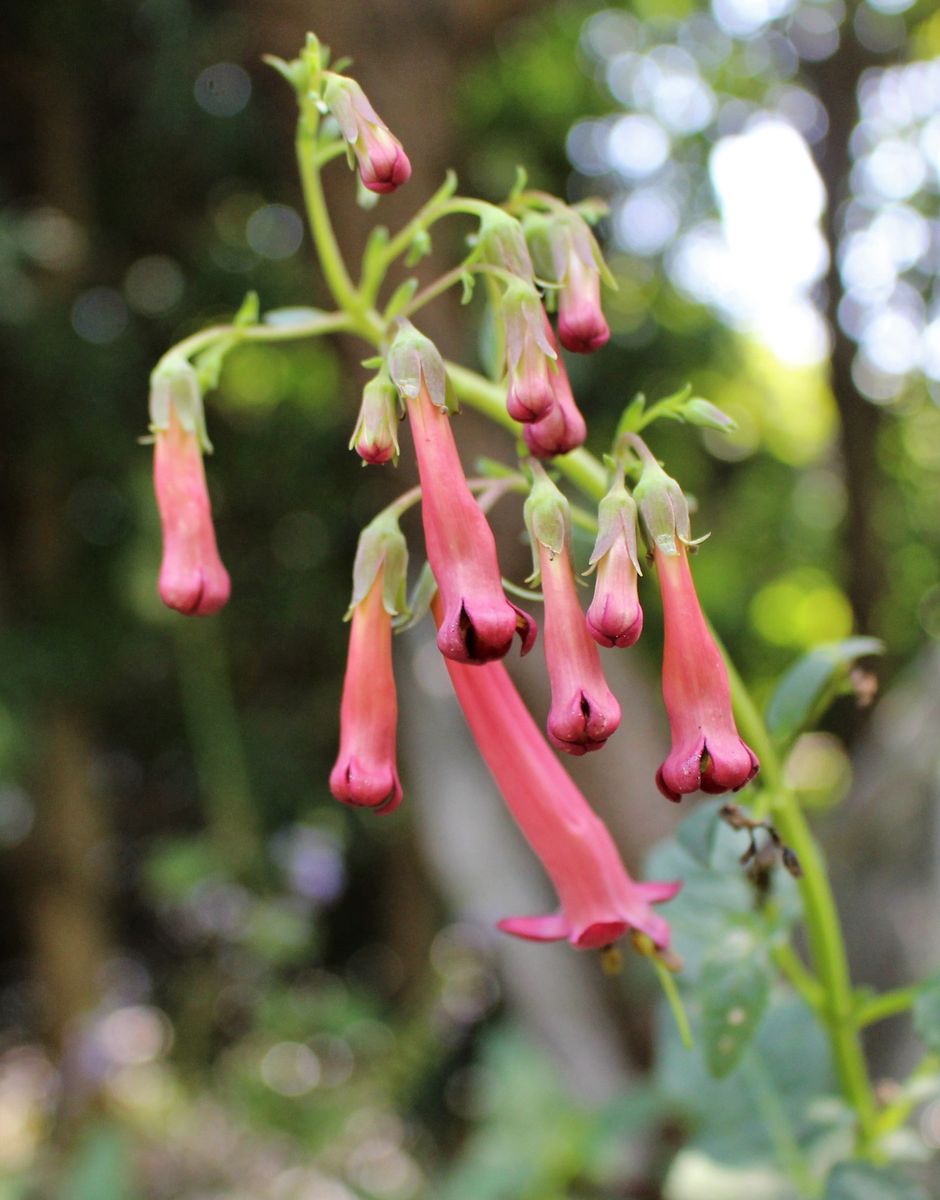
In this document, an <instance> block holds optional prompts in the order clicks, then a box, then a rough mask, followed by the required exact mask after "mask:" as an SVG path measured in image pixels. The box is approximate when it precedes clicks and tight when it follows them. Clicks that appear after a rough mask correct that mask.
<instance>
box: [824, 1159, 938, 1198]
mask: <svg viewBox="0 0 940 1200" xmlns="http://www.w3.org/2000/svg"><path fill="white" fill-rule="evenodd" d="M824 1200H928V1197H927V1193H926V1192H925V1191H924V1189H923V1188H922V1187H920V1185H919V1184H916V1183H914V1182H913V1180H911V1179H909V1178H908V1177H907V1176H906V1175H904V1174H902V1173H901V1172H900V1171H896V1170H894V1169H893V1168H891V1167H873V1166H870V1165H869V1164H868V1163H861V1162H847V1163H839V1164H838V1166H836V1167H834V1168H833V1169H832V1171H831V1172H830V1174H829V1178H828V1179H827V1180H826V1192H825V1196H824Z"/></svg>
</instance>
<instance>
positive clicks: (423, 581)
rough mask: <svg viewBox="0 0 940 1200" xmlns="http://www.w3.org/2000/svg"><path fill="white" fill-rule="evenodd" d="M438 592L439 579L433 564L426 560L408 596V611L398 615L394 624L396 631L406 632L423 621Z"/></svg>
mask: <svg viewBox="0 0 940 1200" xmlns="http://www.w3.org/2000/svg"><path fill="white" fill-rule="evenodd" d="M436 593H437V580H436V579H435V578H434V572H433V571H432V570H431V564H430V563H429V562H426V563H425V564H424V566H423V567H422V568H421V571H420V573H419V574H418V579H417V581H416V583H415V585H414V587H413V588H412V589H411V595H410V596H409V597H408V611H407V613H404V614H403V615H402V616H400V617H396V618H395V620H394V621H393V626H394V629H395V632H396V633H404V631H405V630H406V629H411V628H412V627H413V626H415V625H417V624H418V622H419V621H422V620H423V619H424V618H425V617H426V616H427V614H428V612H429V611H430V608H431V601H432V600H433V599H434V597H435V595H436Z"/></svg>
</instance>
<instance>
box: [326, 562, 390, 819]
mask: <svg viewBox="0 0 940 1200" xmlns="http://www.w3.org/2000/svg"><path fill="white" fill-rule="evenodd" d="M385 570H386V569H385V566H384V564H382V565H380V566H379V568H378V570H377V572H376V575H375V578H374V579H373V581H372V585H371V587H370V588H369V590H368V592H367V593H366V594H365V596H364V597H363V598H362V599H361V600H359V602H358V603H357V604H355V605H354V607H353V614H352V625H351V628H350V631H349V655H348V658H347V660H346V675H345V678H344V680H343V700H342V704H341V705H340V712H339V728H340V735H339V757H338V758H337V760H336V765H335V766H334V767H333V770H332V771H331V773H330V791H331V792H332V793H333V795H334V796H335V797H336V799H337V800H341V801H342V802H343V803H344V804H352V805H355V806H357V807H360V808H372V809H375V811H376V812H379V813H390V812H393V811H394V810H395V809H396V808H397V807H398V805H399V804H400V803H401V798H402V791H401V784H400V783H399V780H398V770H397V767H396V760H395V731H396V725H397V721H398V701H397V698H396V694H395V678H394V676H393V674H392V614H391V613H390V612H389V611H388V609H387V607H386V604H385V599H384V591H385Z"/></svg>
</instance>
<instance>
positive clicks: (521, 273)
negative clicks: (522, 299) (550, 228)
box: [477, 207, 535, 284]
mask: <svg viewBox="0 0 940 1200" xmlns="http://www.w3.org/2000/svg"><path fill="white" fill-rule="evenodd" d="M477 247H478V250H479V254H480V257H481V258H482V259H483V261H484V262H486V263H489V264H490V265H491V266H494V267H501V268H502V269H503V270H504V271H508V272H509V273H510V274H511V275H517V276H518V277H519V278H520V279H524V280H525V281H526V283H530V284H531V283H534V281H535V272H534V270H533V268H532V259H531V258H530V257H529V248H528V246H527V245H526V240H525V234H524V233H523V230H522V226H521V225H520V224H519V222H518V221H517V220H516V218H515V217H511V216H510V215H509V213H506V212H503V210H502V209H501V208H496V207H493V208H489V209H487V211H486V214H485V215H484V216H483V217H481V219H480V230H479V233H478V235H477Z"/></svg>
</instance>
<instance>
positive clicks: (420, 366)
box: [386, 318, 450, 410]
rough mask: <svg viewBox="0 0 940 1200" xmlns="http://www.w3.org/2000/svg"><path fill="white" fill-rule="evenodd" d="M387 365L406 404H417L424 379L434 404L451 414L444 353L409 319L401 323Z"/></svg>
mask: <svg viewBox="0 0 940 1200" xmlns="http://www.w3.org/2000/svg"><path fill="white" fill-rule="evenodd" d="M386 361H387V363H388V373H389V375H390V376H391V378H392V382H393V383H394V384H395V386H396V387H397V388H398V392H399V395H400V396H401V398H402V400H403V401H408V400H417V398H418V395H419V393H420V391H421V381H422V378H423V380H424V383H425V386H426V387H427V389H428V395H429V396H430V397H431V400H432V402H433V403H434V404H436V405H437V407H438V408H446V409H448V410H450V403H449V399H450V389H449V388H448V382H447V372H446V371H445V369H444V360H443V358H441V354H440V351H439V350H438V348H437V347H436V346H435V345H434V343H433V342H432V341H431V339H430V338H428V337H425V336H424V334H423V333H420V332H419V331H418V330H417V329H415V327H414V325H412V323H411V322H410V321H408V320H406V319H405V318H401V319H400V320H399V323H398V330H397V332H396V334H395V337H394V339H393V340H392V344H391V346H390V347H389V350H388V357H387V360H386Z"/></svg>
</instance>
